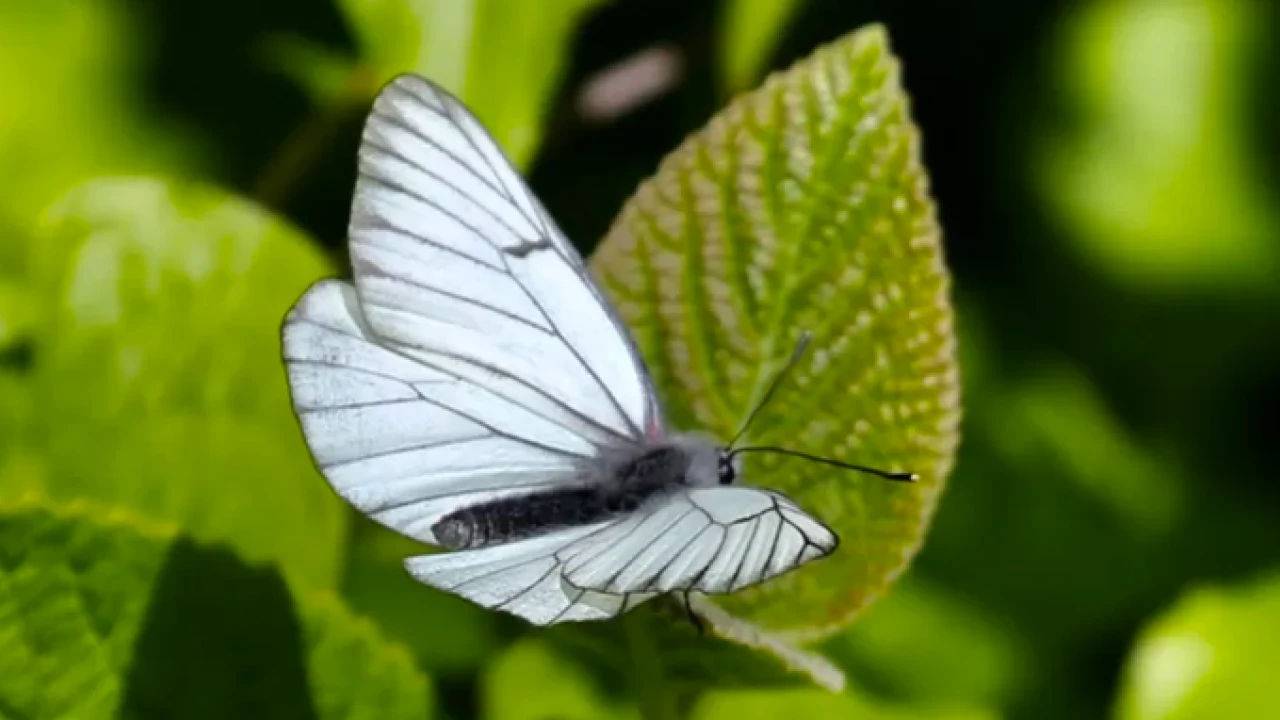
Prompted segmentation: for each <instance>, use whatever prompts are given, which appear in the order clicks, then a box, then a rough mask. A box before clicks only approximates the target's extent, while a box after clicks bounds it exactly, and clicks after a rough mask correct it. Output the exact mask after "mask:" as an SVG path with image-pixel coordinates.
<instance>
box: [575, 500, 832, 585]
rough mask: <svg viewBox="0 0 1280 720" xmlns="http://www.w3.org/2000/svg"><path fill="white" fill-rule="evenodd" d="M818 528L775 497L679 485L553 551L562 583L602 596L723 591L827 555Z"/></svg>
mask: <svg viewBox="0 0 1280 720" xmlns="http://www.w3.org/2000/svg"><path fill="white" fill-rule="evenodd" d="M838 542H839V541H838V540H837V538H836V535H835V533H833V532H831V530H830V529H829V528H827V526H826V525H823V524H822V523H821V522H818V521H817V520H815V519H814V518H813V517H812V516H810V515H809V514H808V513H806V512H804V511H803V510H801V509H800V508H798V507H797V506H796V505H795V503H793V502H791V500H789V499H788V498H786V497H785V496H783V495H780V494H778V493H774V492H770V491H767V490H760V489H757V488H750V487H704V488H687V489H684V490H683V491H682V492H679V493H675V494H672V495H669V496H667V497H666V498H664V501H663V502H662V503H660V504H655V505H653V506H651V507H646V508H645V509H644V510H643V511H642V512H637V513H634V514H632V515H630V516H628V517H627V518H625V519H622V520H620V521H618V522H616V523H614V524H612V525H610V526H609V527H607V528H604V529H602V530H600V531H598V532H596V533H594V534H592V535H590V536H587V537H585V538H583V539H582V540H580V541H578V542H576V543H574V544H572V545H569V546H567V547H565V548H564V549H562V550H560V551H558V552H557V558H558V559H559V560H560V561H561V562H563V563H564V576H565V581H566V582H567V583H569V584H570V585H573V586H575V587H579V588H588V589H591V590H595V591H599V592H605V593H635V592H657V593H665V592H671V591H673V590H698V591H700V592H705V593H728V592H734V591H736V590H741V589H742V588H744V587H747V586H749V585H754V584H756V583H759V582H763V581H765V580H768V579H769V578H772V577H775V576H777V575H780V574H782V573H784V572H787V571H789V570H792V569H794V568H796V567H799V566H800V565H803V564H805V563H807V562H809V561H811V560H815V559H817V558H820V557H825V556H827V555H829V554H831V552H832V551H834V550H835V548H836V546H837V544H838Z"/></svg>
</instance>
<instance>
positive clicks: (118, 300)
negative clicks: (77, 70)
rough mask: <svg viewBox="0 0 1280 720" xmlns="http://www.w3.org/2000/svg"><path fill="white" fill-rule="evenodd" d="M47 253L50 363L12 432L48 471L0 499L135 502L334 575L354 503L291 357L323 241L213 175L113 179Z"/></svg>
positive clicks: (34, 376) (42, 261)
mask: <svg viewBox="0 0 1280 720" xmlns="http://www.w3.org/2000/svg"><path fill="white" fill-rule="evenodd" d="M32 250H33V253H32V258H31V276H32V282H31V293H32V297H33V299H34V300H35V301H36V305H37V307H38V308H39V313H40V314H39V315H38V322H37V324H36V330H35V336H34V344H33V357H34V363H35V364H34V367H33V368H32V369H31V370H30V372H29V374H28V375H27V376H26V377H25V382H27V383H28V384H29V385H30V389H29V392H30V400H29V412H27V413H26V422H25V425H24V427H22V428H20V429H19V433H18V434H19V437H17V438H10V439H9V440H10V442H11V443H15V444H17V446H18V450H17V451H18V452H22V453H25V454H26V455H27V456H29V457H33V458H38V459H39V462H40V463H42V465H43V471H42V472H39V473H28V476H29V477H30V478H31V479H32V482H33V483H36V484H35V486H34V487H32V486H30V485H28V487H22V486H21V485H18V484H12V483H11V484H8V485H6V486H4V487H0V497H3V496H11V495H12V494H20V493H21V492H23V491H25V490H31V489H35V490H40V491H42V492H44V493H47V494H48V495H50V496H52V497H53V498H55V499H66V498H76V497H86V498H93V499H97V500H101V501H105V502H109V503H111V504H119V505H124V506H128V507H131V508H134V509H137V510H139V511H141V512H143V513H144V514H146V515H147V516H151V517H156V518H158V519H161V520H168V521H173V522H176V523H178V524H179V525H181V526H182V527H183V529H184V530H186V531H188V532H190V533H191V534H193V535H194V536H196V537H197V538H200V539H212V540H223V541H227V542H230V543H232V544H233V545H234V546H235V547H237V548H238V549H240V550H241V551H242V552H243V553H244V554H245V556H246V557H249V558H253V559H255V560H257V559H269V560H277V561H279V562H280V563H281V564H282V565H283V567H285V569H286V570H287V571H288V572H289V573H290V575H291V577H295V578H297V579H302V580H304V581H306V582H308V583H311V584H317V585H332V584H335V583H336V582H337V575H338V568H339V565H340V561H341V557H340V555H341V547H342V544H343V542H344V539H345V517H346V516H345V513H344V508H343V507H342V505H341V503H340V502H339V501H338V500H337V499H336V498H335V497H334V496H333V493H332V492H331V491H330V490H329V488H328V487H327V486H326V485H325V483H324V481H323V480H321V478H320V476H319V475H318V474H317V473H316V471H315V470H314V468H313V467H312V464H311V461H310V459H309V456H308V454H307V451H306V448H305V446H304V445H303V442H302V437H301V432H300V431H299V429H298V427H297V422H296V420H295V419H294V417H293V414H292V411H291V410H290V403H289V398H288V395H287V387H286V383H285V378H284V371H283V369H282V365H281V362H280V347H279V327H280V322H281V319H282V318H283V317H284V314H285V312H286V310H287V309H288V308H289V306H290V305H291V304H292V303H293V301H294V300H296V299H297V297H298V296H299V295H300V294H301V293H302V291H303V289H304V288H305V287H306V286H307V285H308V284H309V283H311V282H312V281H314V280H315V279H317V278H318V277H320V276H322V275H324V274H325V271H326V264H325V262H324V261H323V259H322V257H321V256H320V254H319V253H318V252H317V251H315V250H314V249H312V248H311V247H310V245H309V242H308V239H307V238H306V237H305V236H304V235H302V234H301V233H300V232H299V231H298V230H296V229H294V228H293V227H291V226H290V225H288V224H286V223H285V222H283V221H282V220H280V219H278V218H276V217H274V216H272V215H270V214H268V213H266V212H265V211H263V210H261V209H259V208H258V207H256V206H254V205H252V204H250V203H248V202H245V201H242V200H238V199H236V198H234V197H230V196H228V195H226V194H224V193H222V192H220V191H217V190H214V189H211V188H207V187H202V186H198V185H186V184H180V183H172V184H170V183H166V182H163V181H160V180H150V179H103V180H97V181H94V182H90V183H88V184H85V185H83V186H81V187H79V188H77V189H76V190H74V191H72V192H71V193H70V194H68V195H67V196H66V197H65V198H63V199H62V200H61V201H60V202H59V203H58V204H57V205H56V206H55V207H54V208H53V209H52V210H51V211H50V212H49V213H48V215H47V217H46V220H45V223H44V225H43V227H42V228H41V232H40V236H39V243H38V244H37V245H36V246H34V247H33V249H32ZM4 440H5V438H0V442H3V441H4ZM0 452H5V451H4V450H3V448H2V447H0Z"/></svg>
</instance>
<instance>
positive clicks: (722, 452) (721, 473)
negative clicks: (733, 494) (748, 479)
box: [716, 448, 741, 485]
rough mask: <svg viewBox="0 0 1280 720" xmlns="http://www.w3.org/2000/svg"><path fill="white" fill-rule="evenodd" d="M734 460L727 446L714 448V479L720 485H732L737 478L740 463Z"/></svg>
mask: <svg viewBox="0 0 1280 720" xmlns="http://www.w3.org/2000/svg"><path fill="white" fill-rule="evenodd" d="M735 460H736V458H734V456H733V454H732V453H731V452H729V449H728V448H716V480H718V481H719V483H720V484H721V485H732V484H733V481H734V480H737V479H738V470H740V469H741V468H740V467H738V466H739V465H741V463H740V462H735Z"/></svg>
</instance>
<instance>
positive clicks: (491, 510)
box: [283, 75, 838, 625]
mask: <svg viewBox="0 0 1280 720" xmlns="http://www.w3.org/2000/svg"><path fill="white" fill-rule="evenodd" d="M350 251H351V262H352V266H353V269H354V283H348V282H345V281H340V280H323V281H320V282H317V283H316V284H315V285H313V286H312V287H311V288H309V289H308V290H307V292H306V293H305V294H304V295H303V296H302V298H301V299H300V300H299V301H298V303H297V305H296V306H295V307H294V308H293V309H292V310H291V311H290V313H289V315H288V317H287V319H286V321H285V325H284V331H283V334H284V358H285V364H286V367H287V370H288V377H289V385H290V389H291V393H292V397H293V404H294V409H295V411H296V413H297V415H298V418H299V420H300V422H301V425H302V429H303V432H304V435H305V437H306V441H307V444H308V446H309V447H310V449H311V453H312V455H313V456H314V458H315V460H316V463H317V465H318V466H319V468H320V470H321V472H322V473H323V474H324V476H325V477H326V478H327V479H328V481H329V483H330V484H332V486H333V488H334V490H336V491H337V493H338V494H339V495H341V496H342V497H343V498H345V499H346V500H347V501H348V502H350V503H351V504H352V505H354V506H355V507H356V508H357V509H359V510H360V511H361V512H363V513H365V514H367V515H368V516H370V517H372V518H373V519H374V520H376V521H378V522H380V523H382V524H383V525H386V526H387V527H390V528H392V529H393V530H396V531H398V532H400V533H402V534H404V535H406V536H408V537H410V538H413V539H415V540H419V541H421V542H424V543H429V544H432V545H437V546H441V547H444V548H448V549H451V550H453V552H448V553H438V554H433V555H425V556H421V557H413V558H409V559H408V560H407V561H406V566H407V568H408V570H409V572H410V573H412V574H413V576H414V577H415V578H417V579H418V580H420V581H422V582H424V583H426V584H428V585H431V586H434V587H436V588H440V589H442V590H446V591H449V592H452V593H455V594H457V595H460V596H462V597H464V598H467V599H468V600H470V601H472V602H475V603H477V604H479V605H482V606H484V607H487V608H492V609H497V610H502V611H505V612H508V613H511V614H514V615H517V616H519V617H522V618H524V619H525V620H527V621H529V622H531V623H534V624H537V625H549V624H552V623H557V622H565V621H578V620H602V619H606V618H610V617H613V616H615V615H618V614H620V613H623V612H626V611H627V610H629V609H631V608H632V607H634V606H636V605H637V604H639V603H641V602H643V601H645V600H647V599H649V598H652V597H654V596H655V595H658V594H661V593H668V592H673V591H691V590H693V591H700V592H704V593H727V592H732V591H735V590H739V589H741V588H744V587H747V586H749V585H753V584H755V583H759V582H761V581H764V580H767V579H769V578H772V577H775V576H777V575H779V574H782V573H785V572H787V571H789V570H792V569H794V568H796V567H799V566H800V565H803V564H805V563H807V562H810V561H812V560H814V559H817V558H820V557H824V556H826V555H828V554H830V553H831V552H832V551H834V550H835V549H836V546H837V544H838V538H837V537H836V535H835V533H833V532H832V531H831V530H830V529H829V528H828V527H827V526H826V525H824V524H823V523H822V522H820V521H818V520H816V519H815V518H813V517H811V516H810V515H808V514H807V513H805V512H804V511H803V510H801V509H800V508H799V507H797V506H796V504H795V503H794V502H792V501H791V500H790V499H788V498H787V497H785V496H784V495H782V494H780V493H777V492H773V491H771V490H765V489H760V488H753V487H744V486H741V485H734V484H733V483H734V481H735V479H736V478H737V475H738V473H739V469H740V466H739V462H738V461H737V460H736V458H735V456H734V453H733V452H732V451H730V450H728V449H726V448H720V447H717V446H715V445H713V444H711V443H709V442H707V441H705V440H702V439H699V438H697V437H694V436H691V435H682V434H673V433H671V432H669V431H668V429H667V428H666V427H665V425H664V423H663V419H662V416H661V411H660V409H659V404H658V400H657V397H656V396H655V394H654V390H653V387H652V384H651V382H650V379H649V377H648V374H647V372H646V370H645V367H644V364H643V362H642V360H641V358H640V356H639V354H638V353H637V352H636V350H635V348H634V346H633V345H632V343H631V341H630V338H629V336H628V335H627V332H626V330H625V328H624V327H623V325H622V324H621V322H620V321H619V319H618V317H617V316H616V315H615V314H614V312H613V310H612V308H611V307H610V305H609V303H608V301H607V300H606V299H605V297H604V296H603V295H602V293H601V292H600V290H599V289H598V288H597V287H596V286H595V284H594V283H593V281H592V280H591V279H590V277H588V274H587V269H586V267H585V266H584V264H583V261H582V259H581V257H579V255H578V253H577V252H576V251H575V250H574V248H573V247H572V246H571V245H570V244H569V242H568V241H567V240H566V238H565V237H564V235H563V234H562V233H561V232H560V230H559V229H558V228H557V227H556V226H555V224H554V222H553V221H552V220H551V218H550V217H549V216H548V215H547V212H546V210H544V209H543V208H542V206H541V204H540V203H539V202H538V201H537V200H536V199H535V198H534V197H533V195H532V193H531V192H530V190H529V189H528V188H527V187H526V185H525V183H524V182H523V181H522V179H521V178H520V176H519V174H518V173H517V171H516V170H515V168H514V167H512V165H511V164H510V162H509V161H508V160H507V159H506V157H505V156H504V155H503V153H502V151H501V150H500V149H499V148H498V146H497V144H496V143H495V142H494V141H493V140H492V139H491V138H490V137H489V135H488V134H487V133H486V132H485V130H484V129H483V127H482V126H481V125H480V123H479V121H477V120H476V118H475V117H474V116H472V114H471V113H470V112H468V111H467V109H466V108H465V107H464V106H463V105H462V103H461V102H460V101H458V100H457V99H456V98H454V97H453V96H451V95H450V94H449V93H447V92H446V91H444V90H443V89H441V88H439V87H437V86H435V85H434V84H432V83H430V82H428V81H426V80H424V79H422V78H419V77H416V76H408V75H406V76H401V77H399V78H397V79H395V80H394V81H392V82H391V83H390V84H389V85H388V86H387V87H386V88H384V89H383V91H382V92H381V93H380V94H379V95H378V98H377V100H376V101H375V103H374V107H373V111H372V112H371V114H370V115H369V118H368V120H367V122H366V124H365V128H364V136H363V144H362V145H361V147H360V151H359V177H358V179H357V181H356V188H355V200H354V204H353V207H352V213H351V224H350Z"/></svg>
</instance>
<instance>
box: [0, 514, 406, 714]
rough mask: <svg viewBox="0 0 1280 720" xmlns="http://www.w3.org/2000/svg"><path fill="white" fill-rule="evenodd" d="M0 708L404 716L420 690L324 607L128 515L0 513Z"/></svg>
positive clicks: (354, 624) (382, 646)
mask: <svg viewBox="0 0 1280 720" xmlns="http://www.w3.org/2000/svg"><path fill="white" fill-rule="evenodd" d="M0 646H3V647H4V648H5V652H4V653H0V707H3V708H4V715H5V716H6V717H23V718H35V719H39V718H67V717H75V718H84V719H86V720H92V719H93V718H114V717H187V718H226V717H238V718H268V717H269V718H301V719H304V720H305V719H308V718H314V719H319V718H335V719H336V718H351V719H354V718H374V717H377V718H406V719H408V718H414V719H420V718H423V717H426V714H427V712H428V709H429V708H430V706H431V693H430V688H429V686H428V684H427V682H426V680H425V678H424V677H423V676H422V675H421V674H419V673H418V671H417V670H415V669H414V667H413V665H412V663H411V662H410V660H409V658H408V656H407V655H406V653H404V651H403V650H402V649H400V648H398V647H396V646H395V645H391V644H389V643H388V642H387V641H386V640H384V639H382V638H381V637H380V636H379V635H378V634H377V633H376V632H375V631H374V630H373V628H372V627H371V626H370V625H369V623H368V622H367V621H364V620H360V619H358V618H356V617H354V616H352V614H351V613H350V612H349V611H348V610H346V609H345V608H344V607H343V606H342V604H341V603H340V602H338V601H337V600H336V599H335V598H333V597H331V596H329V595H327V594H325V593H317V592H301V593H298V594H294V593H291V592H290V591H289V588H288V587H287V585H286V583H285V581H284V580H283V578H282V577H281V575H280V574H279V573H278V572H277V571H276V570H275V569H274V568H271V567H269V566H254V565H249V564H246V563H245V562H244V561H242V560H240V559H239V558H238V557H237V556H236V555H235V554H233V553H231V552H229V551H228V550H226V549H224V548H220V547H213V546H206V545H202V544H198V543H194V542H192V541H191V540H189V539H188V538H186V537H185V536H182V535H177V534H175V533H173V532H172V531H171V530H170V529H167V528H165V527H160V526H156V525H154V524H151V523H148V522H145V521H142V520H139V519H136V518H135V517H134V516H133V515H132V514H125V513H121V512H118V511H105V510H103V509H102V508H101V507H98V506H79V507H78V508H77V509H75V510H57V509H53V508H52V507H50V506H46V505H43V504H24V505H19V506H12V505H11V506H6V507H5V508H4V509H3V510H0Z"/></svg>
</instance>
